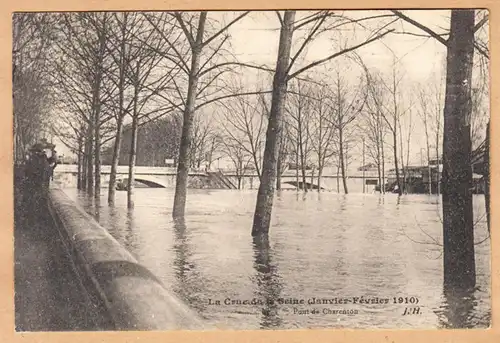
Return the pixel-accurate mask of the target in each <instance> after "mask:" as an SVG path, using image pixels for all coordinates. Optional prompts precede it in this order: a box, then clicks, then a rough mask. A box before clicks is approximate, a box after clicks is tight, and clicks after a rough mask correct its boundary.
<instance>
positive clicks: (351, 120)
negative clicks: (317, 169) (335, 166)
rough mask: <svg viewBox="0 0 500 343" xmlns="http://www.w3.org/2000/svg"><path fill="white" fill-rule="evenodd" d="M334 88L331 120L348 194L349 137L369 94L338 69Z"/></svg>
mask: <svg viewBox="0 0 500 343" xmlns="http://www.w3.org/2000/svg"><path fill="white" fill-rule="evenodd" d="M332 88H333V89H332V91H331V99H333V101H332V104H331V106H330V111H331V117H330V119H329V120H330V121H331V124H332V125H333V128H334V129H335V132H336V134H337V143H338V162H339V169H340V172H341V174H342V184H343V187H344V193H345V194H347V193H349V190H348V188H347V175H346V168H347V165H346V164H347V160H348V159H347V157H346V153H347V152H348V147H349V142H348V138H349V136H352V129H353V128H356V125H355V124H356V123H355V120H356V119H358V118H359V116H360V113H361V111H362V110H363V107H364V105H365V102H366V98H367V94H366V93H365V92H363V89H362V87H361V85H360V86H357V87H352V86H350V85H349V84H348V83H347V81H346V80H345V78H343V77H342V76H341V75H340V71H339V70H337V71H336V75H335V79H334V85H333V87H332ZM351 147H352V144H351Z"/></svg>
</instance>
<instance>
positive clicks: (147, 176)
mask: <svg viewBox="0 0 500 343" xmlns="http://www.w3.org/2000/svg"><path fill="white" fill-rule="evenodd" d="M11 20H12V101H13V121H12V123H13V151H12V154H13V163H14V164H13V170H14V172H13V174H14V179H13V186H14V187H13V189H14V262H15V266H14V292H15V299H14V305H15V310H14V314H15V331H16V332H40V331H77V332H79V331H130V330H134V331H170V330H290V329H360V330H373V329H391V330H393V329H394V330H399V329H405V330H407V329H431V330H442V329H488V328H490V325H491V317H492V310H491V308H492V301H491V244H490V243H491V238H490V217H491V216H490V205H489V204H490V143H489V142H490V135H489V132H490V57H489V56H490V42H489V30H490V25H489V24H490V23H489V11H488V10H487V9H484V8H462V9H426V10H422V9H420V10H418V9H411V10H410V9H400V10H397V9H383V8H381V9H377V10H373V9H370V10H344V9H328V10H327V9H318V10H292V9H280V10H266V11H264V10H252V11H234V10H230V9H228V10H225V11H114V12H113V11H100V12H92V11H87V12H16V13H13V14H12V17H11ZM9 82H10V81H9ZM9 149H10V148H9Z"/></svg>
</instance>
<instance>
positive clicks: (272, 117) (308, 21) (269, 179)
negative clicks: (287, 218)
mask: <svg viewBox="0 0 500 343" xmlns="http://www.w3.org/2000/svg"><path fill="white" fill-rule="evenodd" d="M276 15H277V17H278V19H279V21H280V24H281V29H280V40H279V47H278V56H277V60H276V69H275V73H274V80H273V92H272V101H271V110H270V114H269V123H268V126H267V133H266V146H265V150H264V162H263V170H262V181H261V183H260V186H259V191H258V194H257V203H256V206H255V213H254V221H253V226H252V235H253V236H258V235H262V234H263V235H267V234H268V232H269V225H270V221H271V212H272V205H273V198H274V186H275V182H276V174H277V163H278V152H279V149H278V148H279V141H280V139H279V138H280V134H281V130H282V113H283V110H284V106H285V103H286V99H285V98H286V93H287V87H288V82H289V81H290V80H291V79H293V78H296V77H298V76H299V75H300V74H303V73H304V72H306V71H308V70H310V69H311V68H314V67H316V66H318V65H321V64H323V63H326V62H328V61H330V60H332V59H334V58H335V57H338V56H341V55H343V54H345V53H348V52H351V51H354V50H356V49H357V48H359V47H361V46H364V45H367V44H370V43H371V42H373V41H376V40H378V39H380V38H382V37H383V36H384V35H386V34H387V33H389V31H386V32H383V33H380V32H381V31H382V30H385V26H384V27H383V28H382V29H380V30H378V31H377V32H375V33H374V34H373V35H371V36H370V37H369V38H368V39H366V40H365V41H364V42H362V43H360V44H357V45H354V46H350V47H345V48H343V49H341V50H340V51H338V52H335V53H333V54H331V55H328V56H326V57H325V58H322V59H319V60H316V61H314V62H311V63H309V64H307V65H305V66H302V67H298V68H297V70H295V71H292V68H293V67H294V64H295V63H296V62H297V61H298V59H299V58H300V56H301V54H302V53H303V52H304V50H305V49H306V47H307V46H308V45H309V43H310V42H311V41H312V40H313V39H314V38H315V37H317V35H319V34H321V33H324V32H328V31H329V30H333V29H335V28H338V27H340V26H342V25H346V24H347V23H350V24H352V23H353V20H352V19H350V18H347V19H346V20H345V21H344V20H343V18H340V19H339V18H338V17H336V16H335V15H334V14H333V12H330V11H318V12H314V13H312V14H307V16H305V17H303V18H297V19H296V13H295V11H285V13H284V14H283V15H282V14H281V13H280V12H276ZM335 17H336V19H339V21H340V22H339V21H335V20H334V23H332V24H331V25H325V23H328V19H330V18H335ZM363 20H368V18H364V19H363ZM307 27H308V28H309V30H306V32H307V34H306V36H305V39H304V40H303V41H302V42H301V44H300V45H299V47H298V49H297V51H296V52H295V54H294V55H292V52H291V50H292V41H293V36H294V32H296V31H297V30H299V29H304V28H307Z"/></svg>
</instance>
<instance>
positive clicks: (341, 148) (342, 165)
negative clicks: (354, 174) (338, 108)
mask: <svg viewBox="0 0 500 343" xmlns="http://www.w3.org/2000/svg"><path fill="white" fill-rule="evenodd" d="M342 140H343V136H342V128H339V162H340V172H341V173H342V185H343V186H344V193H345V194H348V193H349V190H348V189H347V180H346V175H345V174H346V173H345V163H344V142H343V141H342Z"/></svg>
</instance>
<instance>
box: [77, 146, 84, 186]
mask: <svg viewBox="0 0 500 343" xmlns="http://www.w3.org/2000/svg"><path fill="white" fill-rule="evenodd" d="M82 149H83V137H82V136H80V137H79V138H78V155H77V156H78V158H77V163H78V166H77V168H78V170H77V174H76V189H78V190H80V189H82V162H83V161H82Z"/></svg>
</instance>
